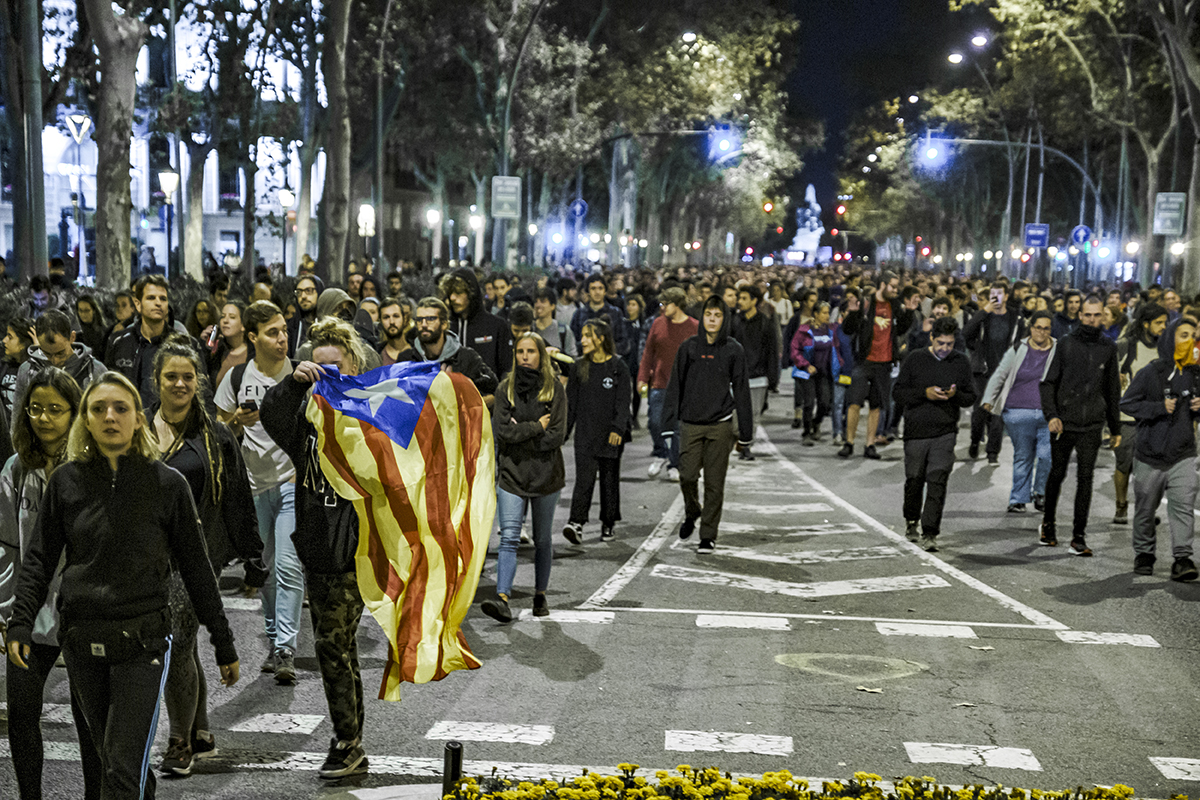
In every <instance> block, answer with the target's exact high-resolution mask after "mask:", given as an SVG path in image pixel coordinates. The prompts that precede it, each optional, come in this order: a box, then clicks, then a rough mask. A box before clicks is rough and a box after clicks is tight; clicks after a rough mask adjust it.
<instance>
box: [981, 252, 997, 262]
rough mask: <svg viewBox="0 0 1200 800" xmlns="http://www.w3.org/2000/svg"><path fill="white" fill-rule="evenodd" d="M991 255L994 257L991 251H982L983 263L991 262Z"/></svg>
mask: <svg viewBox="0 0 1200 800" xmlns="http://www.w3.org/2000/svg"><path fill="white" fill-rule="evenodd" d="M993 255H995V254H994V253H992V251H991V250H984V251H983V258H984V260H985V261H991V260H992V256H993Z"/></svg>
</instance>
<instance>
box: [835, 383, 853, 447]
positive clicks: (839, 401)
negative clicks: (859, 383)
mask: <svg viewBox="0 0 1200 800" xmlns="http://www.w3.org/2000/svg"><path fill="white" fill-rule="evenodd" d="M848 388H849V387H848V386H846V385H845V384H844V383H838V382H837V381H836V380H835V381H834V382H833V435H834V436H842V437H844V436H845V435H846V389H848Z"/></svg>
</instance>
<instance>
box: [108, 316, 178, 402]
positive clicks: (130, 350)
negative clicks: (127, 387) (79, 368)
mask: <svg viewBox="0 0 1200 800" xmlns="http://www.w3.org/2000/svg"><path fill="white" fill-rule="evenodd" d="M174 332H175V331H174V329H173V328H172V327H171V324H170V323H169V322H168V323H167V324H166V325H165V326H164V327H163V332H162V333H161V334H159V335H158V336H155V337H154V338H153V339H147V338H146V337H145V336H142V326H141V323H140V322H138V321H137V318H136V317H135V318H134V320H133V321H132V322H131V323H130V325H129V327H128V328H126V329H125V330H123V331H121V332H120V333H118V334H116V335H115V336H113V338H112V339H111V340H110V341H109V343H108V350H107V351H106V352H105V353H104V363H105V364H107V365H108V368H109V369H111V370H116V371H117V372H119V373H121V374H122V375H124V376H125V377H126V378H129V380H130V382H131V383H133V385H134V386H135V387H137V390H138V394H140V395H141V396H142V407H143V408H149V407H150V405H151V404H152V403H153V402H154V398H155V397H157V396H158V392H157V390H156V389H155V386H154V356H155V354H157V353H158V348H159V345H161V344H162V340H163V338H164V337H166V336H167V334H170V333H174Z"/></svg>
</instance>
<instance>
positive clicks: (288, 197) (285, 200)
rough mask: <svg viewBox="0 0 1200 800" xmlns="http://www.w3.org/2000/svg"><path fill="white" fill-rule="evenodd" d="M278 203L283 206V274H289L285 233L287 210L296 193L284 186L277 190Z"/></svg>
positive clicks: (289, 208) (290, 206)
mask: <svg viewBox="0 0 1200 800" xmlns="http://www.w3.org/2000/svg"><path fill="white" fill-rule="evenodd" d="M278 196H279V205H280V206H282V207H283V272H284V274H285V275H291V273H290V272H288V268H287V235H288V223H289V222H290V220H289V219H288V211H290V210H291V208H292V205H293V204H295V202H296V195H295V194H293V193H292V190H291V189H289V188H287V187H286V186H284V187H283V188H282V189H280V190H279V195H278Z"/></svg>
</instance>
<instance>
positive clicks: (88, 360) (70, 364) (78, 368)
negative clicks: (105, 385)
mask: <svg viewBox="0 0 1200 800" xmlns="http://www.w3.org/2000/svg"><path fill="white" fill-rule="evenodd" d="M71 351H72V352H71V355H70V357H69V358H67V363H66V364H63V366H62V369H63V371H65V372H66V373H67V374H68V375H70V376H71V377H72V378H74V379H75V382H76V383H78V384H79V388H80V389H86V388H87V385H88V384H89V383H91V382H92V379H93V378H96V377H98V376H100V375H102V374H104V372H105V370H106V367H105V366H104V364H102V363H101V362H100V359H98V358H96V357H95V356H94V355H92V351H91V348H89V347H88V346H87V345H86V344H82V343H80V342H74V343H72V344H71ZM48 366H50V359H48V358H46V354H45V353H43V352H42V348H40V347H31V348H29V360H27V361H26V362H25V363H24V364H22V365H21V368H20V369H18V370H17V388H16V393H15V394H14V395H13V402H16V400H17V398H19V397H20V396H21V393H22V392H24V391H25V387H26V385H28V383H29V378H30V376H32V375H33V373H35V372H37V371H38V370H40V369H42V368H44V367H48Z"/></svg>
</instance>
